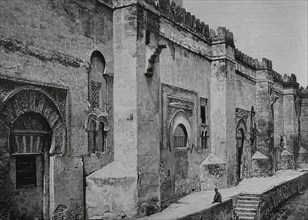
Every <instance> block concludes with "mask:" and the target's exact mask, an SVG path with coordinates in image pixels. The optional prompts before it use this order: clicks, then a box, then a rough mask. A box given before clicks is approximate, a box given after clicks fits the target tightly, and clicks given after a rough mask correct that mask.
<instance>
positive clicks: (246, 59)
mask: <svg viewBox="0 0 308 220" xmlns="http://www.w3.org/2000/svg"><path fill="white" fill-rule="evenodd" d="M235 59H236V60H238V61H240V62H242V63H244V64H246V65H248V66H249V67H252V68H254V69H258V67H259V66H260V65H261V64H260V62H259V61H258V59H254V58H252V57H250V56H248V55H247V54H245V53H243V52H241V51H239V50H238V49H237V48H236V49H235Z"/></svg>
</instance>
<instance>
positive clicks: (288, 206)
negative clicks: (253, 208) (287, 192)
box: [269, 188, 308, 220]
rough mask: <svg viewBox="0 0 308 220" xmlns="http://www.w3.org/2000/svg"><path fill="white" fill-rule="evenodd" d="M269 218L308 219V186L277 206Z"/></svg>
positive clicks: (284, 219)
mask: <svg viewBox="0 0 308 220" xmlns="http://www.w3.org/2000/svg"><path fill="white" fill-rule="evenodd" d="M269 220H308V188H307V189H306V190H304V191H303V192H301V193H299V194H297V195H296V196H294V197H292V198H291V199H289V200H288V201H287V202H285V203H284V204H282V205H281V206H279V207H277V208H276V209H275V210H274V211H273V213H272V215H271V216H270V217H269Z"/></svg>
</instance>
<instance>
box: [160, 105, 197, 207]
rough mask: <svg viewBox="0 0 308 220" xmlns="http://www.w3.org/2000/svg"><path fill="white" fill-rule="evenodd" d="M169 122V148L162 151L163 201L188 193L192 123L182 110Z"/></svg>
mask: <svg viewBox="0 0 308 220" xmlns="http://www.w3.org/2000/svg"><path fill="white" fill-rule="evenodd" d="M171 118H172V119H171V121H170V124H169V131H168V133H169V137H168V143H169V147H168V150H164V151H162V152H161V161H163V162H164V163H163V166H164V167H162V169H163V170H164V176H163V178H162V179H161V199H162V201H163V202H165V201H168V200H172V199H175V198H178V197H180V196H183V195H186V192H187V190H186V188H187V181H186V180H187V178H188V167H189V163H188V146H189V144H190V135H191V125H190V123H189V119H188V117H187V115H186V113H185V112H184V111H182V110H180V111H178V112H176V113H175V114H174V115H173V117H171Z"/></svg>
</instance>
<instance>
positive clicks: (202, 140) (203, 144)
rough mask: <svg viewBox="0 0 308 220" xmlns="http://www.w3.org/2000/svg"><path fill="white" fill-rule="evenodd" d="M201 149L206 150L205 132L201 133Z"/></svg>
mask: <svg viewBox="0 0 308 220" xmlns="http://www.w3.org/2000/svg"><path fill="white" fill-rule="evenodd" d="M201 148H202V149H206V148H207V131H202V132H201Z"/></svg>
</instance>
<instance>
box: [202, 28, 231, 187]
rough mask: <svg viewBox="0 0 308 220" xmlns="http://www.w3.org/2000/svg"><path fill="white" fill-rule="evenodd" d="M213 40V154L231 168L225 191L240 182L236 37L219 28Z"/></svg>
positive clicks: (228, 170) (211, 87)
mask: <svg viewBox="0 0 308 220" xmlns="http://www.w3.org/2000/svg"><path fill="white" fill-rule="evenodd" d="M221 37H223V38H221ZM212 38H213V39H214V40H213V45H212V51H213V57H212V63H211V78H210V80H211V82H210V83H211V85H210V93H211V98H210V102H211V103H210V106H211V113H210V116H211V122H212V123H211V135H212V137H211V152H212V153H213V154H214V155H216V156H217V158H219V159H220V160H221V162H226V164H227V165H226V169H227V171H226V173H227V181H224V182H225V183H227V185H220V187H221V188H223V187H227V186H230V185H233V184H235V182H236V178H235V177H236V169H235V166H236V141H235V133H236V132H235V130H236V125H235V90H234V83H235V61H234V46H233V35H232V33H230V32H228V30H226V29H224V28H219V29H218V35H217V36H216V35H215V36H214V35H213V34H212ZM207 165H208V163H207ZM213 187H214V186H213Z"/></svg>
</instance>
